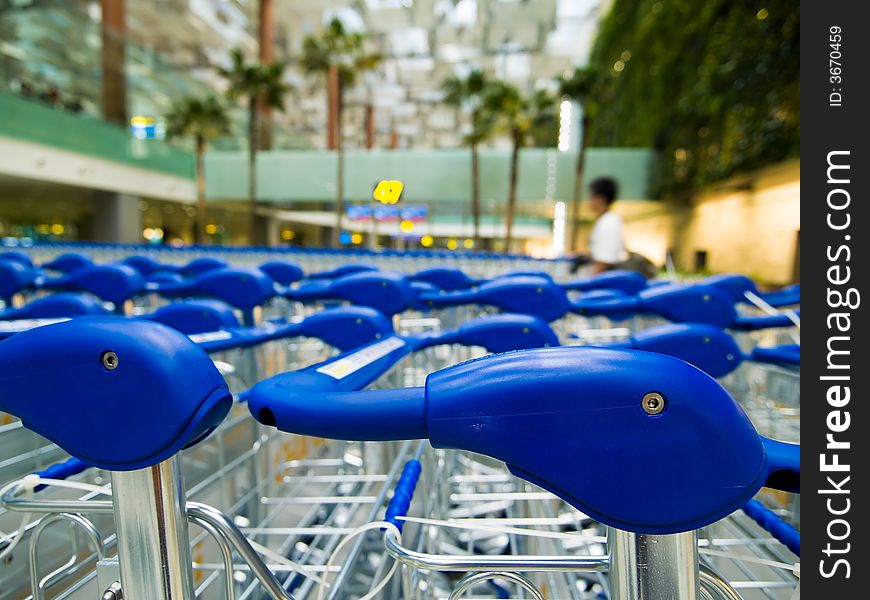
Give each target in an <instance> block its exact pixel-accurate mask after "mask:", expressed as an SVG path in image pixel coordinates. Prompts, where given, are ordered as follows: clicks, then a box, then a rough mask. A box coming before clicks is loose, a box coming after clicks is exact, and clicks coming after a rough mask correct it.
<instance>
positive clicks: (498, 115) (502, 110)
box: [484, 81, 556, 252]
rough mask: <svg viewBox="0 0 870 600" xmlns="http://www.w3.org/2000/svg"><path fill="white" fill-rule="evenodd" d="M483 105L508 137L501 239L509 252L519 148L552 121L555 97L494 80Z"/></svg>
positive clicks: (511, 239)
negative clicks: (509, 156) (506, 183)
mask: <svg viewBox="0 0 870 600" xmlns="http://www.w3.org/2000/svg"><path fill="white" fill-rule="evenodd" d="M484 107H485V109H486V112H487V113H490V114H491V115H492V118H493V119H494V120H495V123H496V126H497V128H499V129H502V130H504V131H506V132H507V134H508V136H509V137H510V140H511V158H510V168H509V180H508V198H507V211H506V213H505V240H504V251H505V252H510V247H511V243H512V242H513V226H514V218H515V216H516V209H517V179H518V177H519V157H520V148H522V147H523V146H524V145H525V143H526V138H527V137H528V136H529V133H530V132H531V131H532V130H533V129H535V128H536V127H537V126H538V125H540V124H542V123H546V122H550V123H552V122H553V113H554V112H555V107H556V99H555V98H554V97H553V96H552V94H550V93H549V92H547V91H546V90H536V91H535V92H534V93H532V94H531V95H530V96H529V97H524V96H523V95H522V94H521V93H520V91H519V90H518V89H517V88H516V87H514V86H512V85H510V84H509V83H505V82H502V81H494V82H492V83H490V84H489V85H488V86H487V89H486V91H485V94H484Z"/></svg>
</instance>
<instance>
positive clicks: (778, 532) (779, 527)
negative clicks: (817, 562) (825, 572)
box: [743, 499, 801, 556]
mask: <svg viewBox="0 0 870 600" xmlns="http://www.w3.org/2000/svg"><path fill="white" fill-rule="evenodd" d="M743 512H744V513H746V515H747V516H749V517H750V518H751V519H752V520H753V521H755V522H756V523H758V524H759V525H760V526H761V528H762V529H764V530H765V531H767V532H768V533H769V534H770V535H772V536H773V537H774V538H775V539H776V540H778V541H780V542H782V544H783V545H785V547H786V548H788V549H789V550H791V551H792V552H794V553H795V554H796V555H797V556H800V555H801V534H800V532H799V531H798V530H797V529H795V528H794V527H793V526H792V525H791V524H790V523H787V522H785V521H784V520H783V519H782V518H780V516H779V515H777V514H776V513H775V512H773V511H772V510H770V509H769V508H767V507H766V506H764V504H762V503H761V502H759V501H758V500H755V499H752V500H750V501H749V502H747V503H746V505H745V506H744V507H743Z"/></svg>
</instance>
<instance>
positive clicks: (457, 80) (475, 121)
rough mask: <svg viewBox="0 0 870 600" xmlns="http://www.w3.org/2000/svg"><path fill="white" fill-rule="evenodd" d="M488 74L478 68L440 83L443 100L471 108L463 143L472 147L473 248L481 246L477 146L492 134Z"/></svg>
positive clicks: (456, 106) (457, 105) (460, 106)
mask: <svg viewBox="0 0 870 600" xmlns="http://www.w3.org/2000/svg"><path fill="white" fill-rule="evenodd" d="M487 84H488V79H487V77H486V73H484V72H483V71H481V70H478V69H475V70H473V71H471V72H470V73H468V75H467V76H465V77H458V76H456V75H453V76H451V77H449V78H447V80H445V81H444V83H443V84H441V91H442V92H443V93H444V103H445V104H447V105H448V106H452V107H454V108H457V109H465V110H468V111H469V113H470V117H471V131H470V132H469V133H468V135H466V136H465V137H464V139H463V142H464V143H465V144H466V145H468V146H469V147H470V148H471V221H472V224H473V227H474V233H473V238H474V247H475V248H480V161H479V156H478V147H479V146H480V144H481V143H483V142H484V141H486V140H487V139H488V138H489V137H490V135H492V129H493V119H492V114H491V113H489V112H488V111H486V110H485V109H484V106H483V99H484V93H485V91H486V89H487Z"/></svg>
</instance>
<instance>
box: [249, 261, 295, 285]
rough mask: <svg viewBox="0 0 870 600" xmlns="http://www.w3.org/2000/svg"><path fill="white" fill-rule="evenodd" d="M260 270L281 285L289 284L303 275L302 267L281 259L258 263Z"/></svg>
mask: <svg viewBox="0 0 870 600" xmlns="http://www.w3.org/2000/svg"><path fill="white" fill-rule="evenodd" d="M260 270H261V271H262V272H263V273H265V274H266V275H268V276H269V277H271V278H272V279H274V280H275V283H279V284H281V285H290V284H291V283H296V282H297V281H301V280H302V279H303V278H304V277H305V272H304V271H303V270H302V267H300V266H299V265H297V264H295V263H291V262H286V261H283V260H273V261H269V262H265V263H263V264H262V265H260Z"/></svg>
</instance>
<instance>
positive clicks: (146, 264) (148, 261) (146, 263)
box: [121, 254, 181, 277]
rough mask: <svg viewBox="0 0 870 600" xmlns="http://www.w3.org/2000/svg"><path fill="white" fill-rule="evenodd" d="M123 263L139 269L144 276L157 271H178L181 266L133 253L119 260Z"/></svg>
mask: <svg viewBox="0 0 870 600" xmlns="http://www.w3.org/2000/svg"><path fill="white" fill-rule="evenodd" d="M121 262H122V263H123V264H125V265H129V266H131V267H133V268H134V269H136V270H137V271H139V273H141V274H142V275H143V276H144V277H148V276H149V275H151V274H153V273H157V272H161V271H163V272H170V273H171V272H180V271H181V267H178V266H176V265H167V264H163V263H159V262H157V261H156V260H154V259H153V258H151V257H150V256H142V255H138V254H137V255H133V256H128V257H127V258H125V259H124V260H122V261H121Z"/></svg>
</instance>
